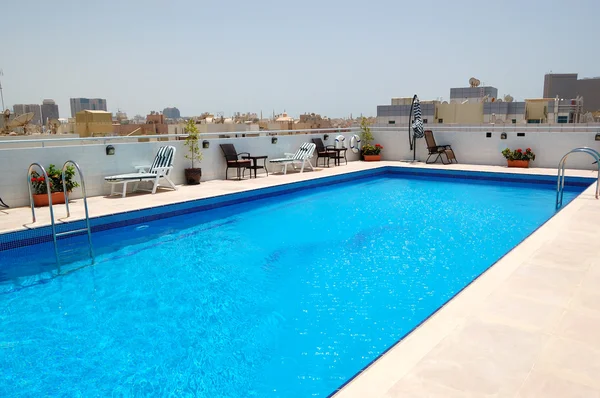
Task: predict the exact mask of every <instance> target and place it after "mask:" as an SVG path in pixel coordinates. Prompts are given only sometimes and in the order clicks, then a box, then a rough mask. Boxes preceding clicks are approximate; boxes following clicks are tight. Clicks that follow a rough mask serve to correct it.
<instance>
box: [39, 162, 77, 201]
mask: <svg viewBox="0 0 600 398" xmlns="http://www.w3.org/2000/svg"><path fill="white" fill-rule="evenodd" d="M46 173H47V174H48V178H49V182H50V192H51V193H54V192H62V191H63V185H62V171H61V170H58V169H57V168H56V167H55V166H54V165H53V164H51V165H50V167H48V169H46ZM74 176H75V167H74V166H67V168H66V170H65V185H66V188H67V192H71V191H72V190H73V189H74V188H77V187H78V186H79V184H78V183H77V181H73V177H74ZM31 186H32V188H33V193H34V194H36V195H37V194H45V193H48V187H47V185H46V179H45V178H44V176H43V175H40V174H39V173H38V172H37V171H32V172H31Z"/></svg>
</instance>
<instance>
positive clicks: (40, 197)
mask: <svg viewBox="0 0 600 398" xmlns="http://www.w3.org/2000/svg"><path fill="white" fill-rule="evenodd" d="M62 203H65V194H64V193H62V192H54V193H52V204H53V205H59V204H62ZM33 204H34V205H35V207H43V206H48V194H46V193H40V194H36V195H33Z"/></svg>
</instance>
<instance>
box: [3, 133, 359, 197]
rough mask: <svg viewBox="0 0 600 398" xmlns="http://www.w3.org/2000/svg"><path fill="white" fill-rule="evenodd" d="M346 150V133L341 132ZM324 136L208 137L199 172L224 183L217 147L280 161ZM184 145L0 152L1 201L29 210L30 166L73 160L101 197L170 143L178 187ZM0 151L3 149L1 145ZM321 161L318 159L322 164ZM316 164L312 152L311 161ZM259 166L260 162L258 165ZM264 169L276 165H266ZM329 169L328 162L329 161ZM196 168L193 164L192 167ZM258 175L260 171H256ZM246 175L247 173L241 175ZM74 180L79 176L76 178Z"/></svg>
mask: <svg viewBox="0 0 600 398" xmlns="http://www.w3.org/2000/svg"><path fill="white" fill-rule="evenodd" d="M336 135H337V134H329V139H328V140H327V141H324V143H325V145H333V144H334V140H335V137H336ZM344 135H345V136H346V137H347V138H346V143H347V145H348V146H349V143H350V137H351V136H352V134H351V133H345V134H344ZM323 136H324V135H323V134H299V135H284V136H277V140H278V141H277V143H276V144H271V138H272V137H268V136H265V137H250V138H222V139H209V140H208V141H210V147H209V148H208V149H203V150H202V152H203V157H204V159H203V160H202V162H201V163H200V165H199V167H201V168H202V180H203V181H206V180H213V179H225V159H224V157H223V153H222V152H221V148H220V147H219V144H221V143H232V144H234V145H235V148H236V150H237V151H238V152H250V154H252V155H257V156H260V155H267V156H268V157H269V158H271V159H274V158H278V157H283V155H284V153H285V152H292V153H293V152H296V151H297V150H298V148H299V147H300V145H301V144H302V143H303V142H311V139H312V138H316V137H320V138H323ZM183 144H184V141H168V142H164V141H162V142H143V143H118V142H117V141H113V142H111V143H110V145H112V146H114V147H115V154H114V155H111V156H108V155H106V145H104V144H102V145H93V144H85V145H78V146H73V145H69V146H60V147H59V146H51V147H45V148H21V149H0V170H1V172H0V197H1V198H2V200H4V202H5V203H6V204H8V205H9V206H11V207H19V206H29V191H28V189H27V168H28V167H29V165H30V164H31V163H33V162H37V163H40V164H42V166H44V167H48V165H49V164H50V163H52V164H54V165H55V166H56V167H57V168H60V167H62V165H63V164H64V162H65V161H67V160H74V161H75V162H77V163H78V164H79V166H80V167H81V169H82V171H83V174H84V176H85V183H86V189H87V194H88V196H98V195H106V194H108V193H110V185H108V184H106V183H105V182H104V177H105V176H109V175H115V174H122V173H131V172H135V171H136V170H135V166H142V165H149V164H151V163H152V160H153V159H154V156H155V154H156V151H157V149H158V148H159V147H160V146H163V145H173V146H175V147H176V148H177V152H176V159H175V163H174V169H173V171H172V172H171V173H172V174H171V179H172V180H173V181H174V182H175V184H183V183H184V181H185V179H184V171H183V170H184V169H185V168H187V167H191V163H190V161H189V160H187V159H185V157H184V154H185V153H186V151H187V148H186V147H185V146H184V145H183ZM0 148H3V147H1V146H0ZM347 157H348V161H352V160H358V155H357V154H354V153H352V152H351V151H350V150H348V153H347ZM321 161H322V160H321ZM312 162H313V164H316V154H315V158H314V159H313V161H312ZM259 164H261V165H262V160H261V161H259ZM267 165H268V167H269V171H272V170H273V169H274V168H276V169H277V171H279V170H280V167H278V166H276V165H269V164H268V162H267ZM332 165H333V162H332ZM196 167H198V166H196ZM259 172H260V170H259ZM235 175H236V170H235V169H230V170H229V177H230V178H235ZM247 176H248V173H246V177H247ZM76 179H77V180H79V178H78V177H76ZM80 196H81V189H80V188H78V189H76V190H75V191H74V192H73V197H74V198H78V197H80Z"/></svg>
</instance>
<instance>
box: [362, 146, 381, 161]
mask: <svg viewBox="0 0 600 398" xmlns="http://www.w3.org/2000/svg"><path fill="white" fill-rule="evenodd" d="M382 149H383V146H382V145H379V144H375V145H371V144H367V145H364V146H363V148H362V154H363V158H364V160H365V162H378V161H380V160H381V155H380V153H381V150H382Z"/></svg>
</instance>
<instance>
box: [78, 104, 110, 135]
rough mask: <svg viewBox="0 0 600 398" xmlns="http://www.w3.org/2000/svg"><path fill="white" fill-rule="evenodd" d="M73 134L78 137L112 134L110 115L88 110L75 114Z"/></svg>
mask: <svg viewBox="0 0 600 398" xmlns="http://www.w3.org/2000/svg"><path fill="white" fill-rule="evenodd" d="M75 132H76V133H77V134H79V136H80V137H91V136H105V135H111V134H112V133H113V124H112V113H109V112H105V111H90V110H84V111H80V112H77V115H75Z"/></svg>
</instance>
